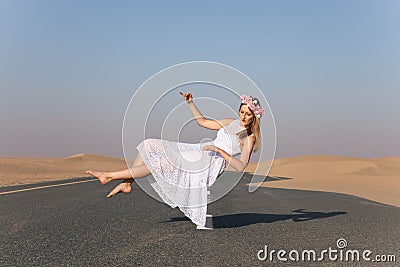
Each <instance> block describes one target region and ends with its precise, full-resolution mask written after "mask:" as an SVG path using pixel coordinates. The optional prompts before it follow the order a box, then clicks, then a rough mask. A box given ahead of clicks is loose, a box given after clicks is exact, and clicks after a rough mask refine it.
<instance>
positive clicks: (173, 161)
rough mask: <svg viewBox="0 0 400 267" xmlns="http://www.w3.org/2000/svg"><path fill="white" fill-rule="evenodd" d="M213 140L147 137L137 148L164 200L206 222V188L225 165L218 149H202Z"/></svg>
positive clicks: (203, 223) (191, 216) (150, 178)
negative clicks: (182, 140) (187, 141)
mask: <svg viewBox="0 0 400 267" xmlns="http://www.w3.org/2000/svg"><path fill="white" fill-rule="evenodd" d="M209 144H213V142H208V143H199V144H190V143H180V142H173V141H168V140H161V139H145V140H143V141H142V142H141V143H140V144H139V145H138V146H137V150H138V151H139V153H140V155H141V156H142V158H143V161H144V163H145V164H146V165H147V167H148V168H149V170H150V171H151V173H152V175H149V176H147V179H148V180H149V182H150V185H151V186H152V187H153V188H154V190H155V191H156V192H157V194H159V195H160V197H161V198H162V200H163V201H164V202H165V203H166V204H168V205H169V206H171V207H172V208H175V207H177V206H178V207H179V209H180V210H181V211H182V212H183V213H184V214H185V216H186V217H188V218H189V219H190V220H191V221H192V222H193V223H195V224H197V225H201V226H205V224H206V214H207V188H208V187H209V186H211V185H212V184H213V183H214V182H215V180H216V178H217V177H218V175H220V174H221V173H222V172H223V171H224V169H225V166H226V161H225V159H224V158H222V157H221V155H219V154H218V153H216V152H213V151H203V150H202V148H203V147H204V146H205V145H209Z"/></svg>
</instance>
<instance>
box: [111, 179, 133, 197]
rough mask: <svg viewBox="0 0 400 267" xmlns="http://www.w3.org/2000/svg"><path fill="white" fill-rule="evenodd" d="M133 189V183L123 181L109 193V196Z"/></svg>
mask: <svg viewBox="0 0 400 267" xmlns="http://www.w3.org/2000/svg"><path fill="white" fill-rule="evenodd" d="M131 191H132V185H131V184H130V183H128V182H122V183H120V184H119V185H117V186H116V187H115V188H114V189H113V190H111V192H110V193H108V195H107V197H112V196H115V195H116V194H118V193H120V192H123V193H130V192H131Z"/></svg>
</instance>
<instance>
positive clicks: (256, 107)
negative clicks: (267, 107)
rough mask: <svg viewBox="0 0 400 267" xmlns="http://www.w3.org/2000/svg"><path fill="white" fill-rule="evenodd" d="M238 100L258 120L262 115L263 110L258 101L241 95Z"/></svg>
mask: <svg viewBox="0 0 400 267" xmlns="http://www.w3.org/2000/svg"><path fill="white" fill-rule="evenodd" d="M240 100H241V101H242V103H243V104H246V105H247V106H248V107H249V108H250V109H251V110H252V111H253V112H254V115H255V116H256V117H257V118H258V119H259V118H261V116H262V115H264V110H263V109H262V108H261V106H260V101H259V100H258V99H257V98H255V97H254V98H253V97H252V96H247V95H241V96H240Z"/></svg>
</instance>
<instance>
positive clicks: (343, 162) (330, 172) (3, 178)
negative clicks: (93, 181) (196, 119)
mask: <svg viewBox="0 0 400 267" xmlns="http://www.w3.org/2000/svg"><path fill="white" fill-rule="evenodd" d="M257 164H259V165H260V166H259V168H258V169H257V172H256V173H255V174H256V175H262V176H266V175H267V174H268V176H270V177H285V178H289V179H284V180H276V181H266V182H264V183H262V185H261V186H262V187H273V188H289V189H301V190H315V191H326V192H337V193H345V194H351V195H355V196H359V197H363V198H367V199H370V200H374V201H377V202H380V203H384V204H389V205H393V206H397V207H400V157H384V158H376V159H367V158H352V157H340V156H300V157H292V158H281V159H275V160H274V161H273V163H272V167H271V169H270V171H269V173H268V167H269V164H267V162H261V163H255V162H250V163H249V165H248V166H247V168H246V172H249V173H254V170H255V168H256V166H257ZM122 169H126V163H125V160H124V159H122V158H113V157H108V156H101V155H94V154H84V153H81V154H76V155H73V156H69V157H66V158H6V157H2V158H0V170H1V172H0V186H8V185H19V184H29V183H36V182H44V181H54V180H62V179H69V178H74V177H87V176H88V175H87V174H86V173H85V171H86V170H105V171H116V170H122ZM228 170H229V169H228Z"/></svg>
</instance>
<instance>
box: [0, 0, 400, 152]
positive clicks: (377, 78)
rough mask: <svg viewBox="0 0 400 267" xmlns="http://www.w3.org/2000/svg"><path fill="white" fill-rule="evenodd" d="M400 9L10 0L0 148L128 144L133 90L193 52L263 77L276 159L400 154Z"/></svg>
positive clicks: (340, 4) (382, 5) (1, 15)
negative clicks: (125, 134) (124, 140)
mask: <svg viewBox="0 0 400 267" xmlns="http://www.w3.org/2000/svg"><path fill="white" fill-rule="evenodd" d="M399 12H400V1H385V0H384V1H368V0H367V1H141V2H139V1H5V0H3V1H1V2H0V40H1V42H0V95H1V98H0V106H1V107H0V123H1V125H2V131H1V134H0V156H10V157H11V156H18V157H25V156H26V157H28V156H46V157H47V156H48V157H65V156H68V155H71V154H75V153H82V152H84V153H96V154H103V155H110V156H117V157H122V156H123V154H122V145H121V133H122V122H123V117H124V114H125V110H126V108H127V106H128V103H129V101H130V99H131V97H132V96H133V93H134V92H135V90H136V89H137V88H138V87H139V86H140V84H142V83H143V82H144V81H145V80H146V79H147V78H149V77H150V76H151V75H153V74H154V73H156V72H158V71H160V70H162V69H164V68H166V67H169V66H171V65H174V64H177V63H182V62H187V61H193V60H207V61H215V62H220V63H224V64H227V65H230V66H232V67H234V68H237V69H238V70H240V71H242V72H244V73H245V74H247V75H248V76H249V77H250V78H251V79H252V80H253V81H255V82H256V83H257V85H258V86H259V87H260V88H261V90H262V91H263V93H264V95H265V96H266V97H267V99H268V102H269V105H270V107H271V109H272V112H273V115H274V118H275V122H276V128H277V129H276V130H277V151H276V157H278V158H280V157H291V156H299V155H342V156H355V157H383V156H400V142H399V138H398V136H400V124H399V118H398V114H400V105H398V103H399V100H400V75H399V74H400V73H399V72H400V71H399V70H400V51H399V47H400V32H399V30H398V29H399V26H400V17H399V16H398V14H399ZM177 97H179V96H177ZM223 97H224V95H223V92H221V98H223ZM179 100H180V99H179V98H177V101H179ZM187 111H188V112H190V111H189V110H187ZM201 111H202V110H201ZM210 112H212V111H210ZM215 112H216V113H217V112H218V110H216V111H215ZM216 116H217V115H216Z"/></svg>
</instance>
